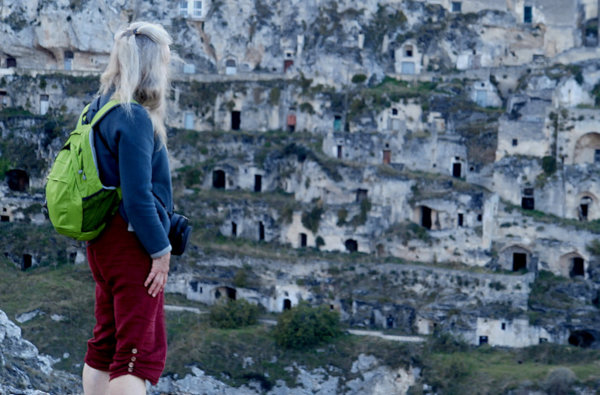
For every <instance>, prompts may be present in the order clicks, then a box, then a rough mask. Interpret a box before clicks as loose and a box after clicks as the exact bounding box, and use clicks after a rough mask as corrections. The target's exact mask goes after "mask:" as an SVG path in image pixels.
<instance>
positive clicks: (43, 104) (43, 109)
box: [40, 95, 50, 115]
mask: <svg viewBox="0 0 600 395" xmlns="http://www.w3.org/2000/svg"><path fill="white" fill-rule="evenodd" d="M49 100H50V97H49V96H48V95H41V96H40V115H46V113H47V112H48V106H49V104H48V101H49Z"/></svg>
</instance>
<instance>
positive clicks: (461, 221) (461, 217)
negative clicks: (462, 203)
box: [458, 213, 465, 228]
mask: <svg viewBox="0 0 600 395" xmlns="http://www.w3.org/2000/svg"><path fill="white" fill-rule="evenodd" d="M464 223H465V220H464V214H462V213H459V214H458V226H459V227H461V228H462V227H463V226H464Z"/></svg>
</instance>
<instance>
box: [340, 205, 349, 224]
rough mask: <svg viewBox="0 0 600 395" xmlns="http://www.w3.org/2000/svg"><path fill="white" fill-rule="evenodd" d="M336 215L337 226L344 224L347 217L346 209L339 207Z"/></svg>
mask: <svg viewBox="0 0 600 395" xmlns="http://www.w3.org/2000/svg"><path fill="white" fill-rule="evenodd" d="M337 215H338V220H337V226H344V225H345V224H346V219H347V218H348V210H346V209H345V208H341V209H339V210H338V212H337Z"/></svg>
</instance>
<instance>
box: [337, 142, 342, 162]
mask: <svg viewBox="0 0 600 395" xmlns="http://www.w3.org/2000/svg"><path fill="white" fill-rule="evenodd" d="M337 158H338V159H342V146H341V145H338V146H337Z"/></svg>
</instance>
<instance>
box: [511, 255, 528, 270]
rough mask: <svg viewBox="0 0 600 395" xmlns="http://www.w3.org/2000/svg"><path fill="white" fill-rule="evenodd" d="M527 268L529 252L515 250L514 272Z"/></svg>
mask: <svg viewBox="0 0 600 395" xmlns="http://www.w3.org/2000/svg"><path fill="white" fill-rule="evenodd" d="M525 269H527V254H525V253H523V252H513V262H512V270H513V272H518V271H519V270H525Z"/></svg>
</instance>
